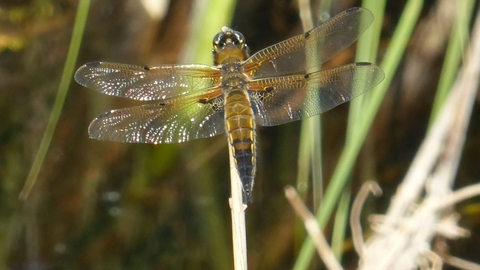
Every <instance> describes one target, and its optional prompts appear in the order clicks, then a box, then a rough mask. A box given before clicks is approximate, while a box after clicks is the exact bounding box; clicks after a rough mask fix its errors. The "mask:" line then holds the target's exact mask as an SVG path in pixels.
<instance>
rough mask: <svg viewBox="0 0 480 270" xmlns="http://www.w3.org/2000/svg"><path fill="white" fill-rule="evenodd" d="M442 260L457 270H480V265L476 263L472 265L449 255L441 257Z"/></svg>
mask: <svg viewBox="0 0 480 270" xmlns="http://www.w3.org/2000/svg"><path fill="white" fill-rule="evenodd" d="M442 259H443V261H444V262H445V263H447V264H449V265H451V266H454V267H456V268H459V269H467V270H480V265H479V264H476V263H472V262H469V261H466V260H464V259H461V258H457V257H454V256H450V255H444V256H442Z"/></svg>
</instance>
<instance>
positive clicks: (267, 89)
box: [263, 86, 275, 93]
mask: <svg viewBox="0 0 480 270" xmlns="http://www.w3.org/2000/svg"><path fill="white" fill-rule="evenodd" d="M274 89H275V87H273V86H267V87H265V88H263V91H265V92H267V93H269V92H272V91H273V90H274Z"/></svg>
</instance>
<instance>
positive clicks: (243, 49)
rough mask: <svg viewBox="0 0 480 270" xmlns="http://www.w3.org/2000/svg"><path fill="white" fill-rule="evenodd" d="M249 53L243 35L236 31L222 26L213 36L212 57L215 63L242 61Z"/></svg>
mask: <svg viewBox="0 0 480 270" xmlns="http://www.w3.org/2000/svg"><path fill="white" fill-rule="evenodd" d="M249 54H250V50H249V49H248V46H247V44H245V37H244V36H243V34H242V33H240V32H238V31H234V30H232V29H230V28H228V27H226V26H224V27H222V32H220V33H218V34H216V35H215V37H214V38H213V58H214V61H215V64H216V65H218V64H224V63H231V62H238V61H243V60H245V59H247V58H248V56H249Z"/></svg>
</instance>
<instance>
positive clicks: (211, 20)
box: [182, 0, 247, 269]
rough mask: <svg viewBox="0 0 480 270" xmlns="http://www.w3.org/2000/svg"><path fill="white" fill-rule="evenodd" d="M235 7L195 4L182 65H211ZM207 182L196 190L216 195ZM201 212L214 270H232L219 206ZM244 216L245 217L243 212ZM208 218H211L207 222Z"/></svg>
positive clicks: (242, 236)
mask: <svg viewBox="0 0 480 270" xmlns="http://www.w3.org/2000/svg"><path fill="white" fill-rule="evenodd" d="M235 4H236V1H234V0H227V1H226V0H209V1H196V5H195V7H194V16H193V18H192V21H191V26H190V36H189V38H188V41H187V44H186V46H185V50H184V53H183V57H182V59H183V62H186V63H191V62H193V63H203V64H212V53H211V52H212V39H213V37H214V36H215V34H217V33H218V32H220V30H221V28H222V27H223V26H225V25H229V24H230V22H231V19H232V16H233V11H234V8H235ZM235 173H236V171H235ZM205 180H206V181H202V183H201V184H198V185H196V188H198V189H199V190H200V192H201V193H203V194H211V193H213V190H214V189H215V188H214V187H215V186H216V183H215V182H214V181H213V180H215V179H213V178H209V179H205ZM232 181H233V180H232ZM232 188H234V187H232ZM235 209H236V208H235ZM199 212H202V213H203V214H202V216H203V217H205V218H203V220H204V221H205V223H204V224H202V226H201V228H202V230H203V235H206V236H208V237H206V246H207V247H208V249H209V253H211V254H214V255H215V256H213V257H211V258H212V259H211V264H212V265H213V266H214V268H215V269H231V268H232V264H231V262H226V261H225V258H231V255H229V254H228V251H229V248H228V246H229V243H228V242H227V241H226V240H227V239H225V238H222V237H215V235H218V236H223V235H226V233H223V232H224V231H225V228H226V226H225V225H226V224H225V222H223V220H221V219H219V218H212V217H221V216H222V214H221V210H220V205H218V204H209V205H208V207H202V209H199ZM242 213H243V214H244V212H242ZM231 214H232V216H231V217H232V230H233V231H232V237H234V241H233V253H234V254H233V255H234V256H233V257H234V263H235V267H236V268H235V269H243V268H237V267H243V266H245V267H246V264H247V263H246V262H247V260H246V254H247V251H246V245H243V246H242V245H239V243H240V244H241V243H242V242H245V243H246V232H245V219H244V218H243V220H242V219H241V218H240V220H239V219H237V218H238V214H236V213H234V211H233V209H232V213H231ZM207 217H210V218H208V219H207ZM234 218H235V220H234ZM242 222H243V232H242V231H241V229H239V230H240V231H238V230H237V228H242V224H239V223H242ZM236 230H237V231H236ZM238 247H241V248H238ZM242 247H244V250H242ZM243 255H245V257H242V256H243ZM238 258H244V259H245V260H244V262H245V263H244V264H243V265H242V264H240V266H237V265H238V264H237V261H238V262H239V261H240V259H238ZM245 269H246V268H245Z"/></svg>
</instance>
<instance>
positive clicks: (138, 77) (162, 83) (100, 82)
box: [75, 62, 220, 100]
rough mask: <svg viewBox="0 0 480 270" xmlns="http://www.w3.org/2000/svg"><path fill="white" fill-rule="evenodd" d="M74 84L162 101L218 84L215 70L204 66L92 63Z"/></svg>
mask: <svg viewBox="0 0 480 270" xmlns="http://www.w3.org/2000/svg"><path fill="white" fill-rule="evenodd" d="M75 80H76V81H77V82H78V83H79V84H81V85H83V86H85V87H87V88H91V89H93V90H96V91H98V92H100V93H103V94H107V95H111V96H118V97H125V98H131V99H135V100H165V99H169V98H176V97H179V96H189V95H194V94H197V93H201V92H203V91H205V90H207V89H210V88H212V87H215V86H218V85H219V84H220V72H219V70H218V69H216V68H214V67H211V66H206V65H163V66H158V67H151V68H149V67H147V66H135V65H127V64H116V63H107V62H91V63H87V64H85V65H83V66H81V67H80V68H79V69H78V70H77V72H76V73H75Z"/></svg>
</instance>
